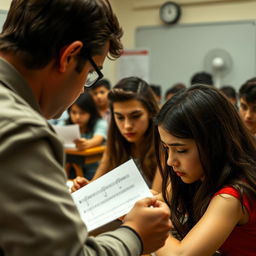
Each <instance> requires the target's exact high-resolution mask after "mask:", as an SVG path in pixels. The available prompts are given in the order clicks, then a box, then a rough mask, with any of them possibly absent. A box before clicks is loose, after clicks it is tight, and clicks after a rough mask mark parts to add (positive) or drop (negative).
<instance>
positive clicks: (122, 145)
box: [72, 77, 161, 191]
mask: <svg viewBox="0 0 256 256" xmlns="http://www.w3.org/2000/svg"><path fill="white" fill-rule="evenodd" d="M108 97H109V101H110V109H111V121H110V125H109V130H108V140H107V148H106V150H105V152H104V154H103V157H102V160H101V163H100V166H99V168H98V170H97V172H96V174H95V176H94V177H93V180H95V179H97V178H99V177H100V176H102V175H103V174H105V173H107V172H109V171H110V170H112V169H114V168H115V167H117V166H119V165H120V164H122V163H124V162H125V161H127V160H129V159H130V158H134V159H137V160H138V161H137V162H138V163H139V164H140V167H141V170H142V172H143V174H144V177H145V178H146V180H147V181H148V184H149V186H152V188H153V189H154V190H156V191H160V187H161V184H159V183H160V181H159V180H158V179H156V180H155V183H154V178H155V176H156V170H157V165H156V158H155V152H154V143H153V118H154V117H155V115H156V114H157V113H158V111H159V107H158V104H157V102H156V99H155V96H154V94H153V92H152V90H151V89H150V87H149V85H148V84H147V83H146V82H145V81H144V80H142V79H140V78H137V77H128V78H124V79H122V80H120V81H119V82H118V83H117V85H116V86H115V87H114V88H113V89H112V90H111V91H110V92H109V95H108ZM85 184H86V180H85V179H82V178H80V177H78V178H77V179H75V180H74V186H73V187H72V191H75V190H77V189H79V188H80V187H81V186H83V185H85Z"/></svg>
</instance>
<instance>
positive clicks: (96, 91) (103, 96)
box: [90, 79, 111, 123]
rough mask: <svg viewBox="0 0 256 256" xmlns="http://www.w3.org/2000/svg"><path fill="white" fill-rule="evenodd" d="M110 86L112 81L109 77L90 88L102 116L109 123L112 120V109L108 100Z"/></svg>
mask: <svg viewBox="0 0 256 256" xmlns="http://www.w3.org/2000/svg"><path fill="white" fill-rule="evenodd" d="M110 88H111V85H110V82H109V81H108V80H107V79H101V80H99V81H98V82H97V83H96V84H95V85H94V86H93V87H92V89H91V90H90V91H91V94H92V97H93V100H94V102H95V104H96V106H97V109H98V112H99V114H100V116H101V117H102V118H104V119H105V120H106V121H107V122H108V123H109V122H110V110H109V102H108V93H109V90H110Z"/></svg>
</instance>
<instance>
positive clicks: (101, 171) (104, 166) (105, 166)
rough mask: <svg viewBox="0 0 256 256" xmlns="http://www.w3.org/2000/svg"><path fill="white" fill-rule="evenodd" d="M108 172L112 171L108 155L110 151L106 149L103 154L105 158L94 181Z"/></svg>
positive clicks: (101, 161) (102, 159)
mask: <svg viewBox="0 0 256 256" xmlns="http://www.w3.org/2000/svg"><path fill="white" fill-rule="evenodd" d="M108 171H110V169H109V155H108V150H107V149H106V150H105V151H104V153H103V156H102V158H101V160H100V165H99V167H98V168H97V170H96V172H95V174H94V176H93V178H92V181H93V180H96V179H97V178H99V177H100V176H102V175H104V174H105V173H107V172H108Z"/></svg>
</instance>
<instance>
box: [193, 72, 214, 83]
mask: <svg viewBox="0 0 256 256" xmlns="http://www.w3.org/2000/svg"><path fill="white" fill-rule="evenodd" d="M194 84H204V85H210V86H214V83H213V78H212V75H211V74H210V73H208V72H205V71H202V72H197V73H195V74H194V75H193V76H192V77H191V80H190V85H191V86H192V85H194Z"/></svg>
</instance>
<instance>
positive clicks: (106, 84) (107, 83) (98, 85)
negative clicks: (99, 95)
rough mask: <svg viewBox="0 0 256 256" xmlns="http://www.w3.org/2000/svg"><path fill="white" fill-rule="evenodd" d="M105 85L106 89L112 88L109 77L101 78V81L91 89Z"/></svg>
mask: <svg viewBox="0 0 256 256" xmlns="http://www.w3.org/2000/svg"><path fill="white" fill-rule="evenodd" d="M101 86H103V87H105V88H106V89H108V90H110V88H111V84H110V82H109V80H107V79H100V80H99V81H97V82H96V83H95V84H94V85H93V86H92V88H91V90H92V91H93V90H95V89H96V88H99V87H101Z"/></svg>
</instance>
